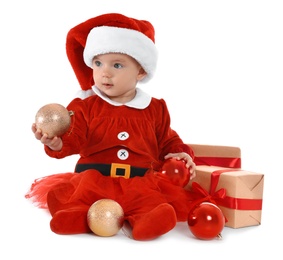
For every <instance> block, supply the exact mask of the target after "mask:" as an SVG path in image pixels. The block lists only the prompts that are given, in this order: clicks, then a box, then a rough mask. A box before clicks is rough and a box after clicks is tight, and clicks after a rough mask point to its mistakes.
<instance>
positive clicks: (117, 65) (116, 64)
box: [114, 63, 123, 69]
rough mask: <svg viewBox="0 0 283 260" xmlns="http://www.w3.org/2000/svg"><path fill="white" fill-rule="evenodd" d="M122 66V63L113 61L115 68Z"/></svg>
mask: <svg viewBox="0 0 283 260" xmlns="http://www.w3.org/2000/svg"><path fill="white" fill-rule="evenodd" d="M122 67H123V65H122V64H120V63H115V64H114V68H116V69H121V68H122Z"/></svg>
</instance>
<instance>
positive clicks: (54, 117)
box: [35, 103, 72, 138]
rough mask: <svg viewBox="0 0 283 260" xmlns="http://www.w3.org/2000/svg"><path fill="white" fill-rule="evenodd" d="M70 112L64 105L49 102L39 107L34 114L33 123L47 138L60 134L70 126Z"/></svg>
mask: <svg viewBox="0 0 283 260" xmlns="http://www.w3.org/2000/svg"><path fill="white" fill-rule="evenodd" d="M71 115H72V112H69V111H68V110H67V109H66V108H65V107H64V106H62V105H60V104H57V103H51V104H47V105H45V106H43V107H41V108H40V109H39V110H38V111H37V113H36V115H35V125H36V128H37V129H40V130H41V132H42V133H43V134H47V135H48V138H53V137H54V136H62V135H63V134H64V133H66V132H67V130H68V129H69V127H70V124H71Z"/></svg>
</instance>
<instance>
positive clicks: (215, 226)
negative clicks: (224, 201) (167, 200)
mask: <svg viewBox="0 0 283 260" xmlns="http://www.w3.org/2000/svg"><path fill="white" fill-rule="evenodd" d="M187 222H188V226H189V229H190V231H191V232H192V234H193V235H194V236H195V237H197V238H199V239H203V240H210V239H213V238H216V237H221V232H222V230H223V228H224V225H225V217H224V215H223V213H222V211H221V209H220V208H219V207H218V206H216V205H215V204H213V203H210V202H202V203H200V204H199V205H197V206H196V207H195V208H193V209H192V210H191V211H190V213H189V216H188V221H187Z"/></svg>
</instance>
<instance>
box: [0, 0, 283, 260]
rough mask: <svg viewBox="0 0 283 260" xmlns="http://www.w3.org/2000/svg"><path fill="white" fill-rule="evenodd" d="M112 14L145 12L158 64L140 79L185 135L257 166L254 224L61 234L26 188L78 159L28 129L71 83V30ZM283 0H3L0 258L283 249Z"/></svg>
mask: <svg viewBox="0 0 283 260" xmlns="http://www.w3.org/2000/svg"><path fill="white" fill-rule="evenodd" d="M108 12H120V13H123V14H125V15H128V16H131V17H135V18H138V19H145V20H149V21H150V22H152V24H153V25H154V26H155V29H156V46H157V48H158V49H159V63H158V69H157V72H156V76H155V78H154V79H153V80H152V81H150V82H149V83H148V84H147V85H144V86H141V87H142V88H143V89H144V90H145V91H147V92H148V93H150V94H151V95H153V96H155V97H158V98H161V97H162V98H164V99H165V100H166V101H167V104H168V107H169V110H170V112H171V117H172V127H173V128H174V129H175V130H176V131H177V132H178V133H179V134H180V136H181V137H182V139H183V140H184V141H185V142H188V143H199V144H217V145H230V146H238V147H240V148H241V150H242V160H243V164H242V168H243V169H245V170H250V171H255V172H259V173H263V174H264V175H265V186H264V199H263V212H262V223H261V225H260V226H255V227H247V228H242V229H231V228H224V230H223V232H222V236H223V239H222V240H212V241H201V240H198V239H195V238H194V237H193V236H192V235H191V233H190V232H189V230H188V228H187V226H186V223H179V224H178V225H177V227H176V228H175V229H174V230H172V231H171V232H169V233H168V234H166V235H164V236H162V237H160V238H159V239H157V240H154V241H148V242H139V241H133V240H131V239H129V238H128V237H126V236H125V235H124V234H123V233H119V234H117V235H116V236H115V237H111V238H100V237H95V236H92V235H75V236H60V235H56V234H54V233H52V232H51V231H50V229H49V221H50V216H49V215H48V214H47V212H45V211H43V210H40V209H38V208H36V207H34V206H33V205H31V203H30V202H29V201H27V200H26V199H25V198H24V194H25V192H26V191H27V190H28V188H29V186H30V184H31V183H32V181H33V180H34V179H35V178H38V177H42V176H45V175H49V174H53V173H59V172H67V171H72V170H73V168H74V165H75V163H76V160H77V157H76V156H73V157H69V158H65V159H62V160H56V159H51V158H49V157H48V156H46V155H45V153H44V151H43V147H42V145H41V144H40V143H39V142H37V141H36V140H35V139H34V136H33V135H32V132H31V130H30V128H31V124H32V122H33V121H34V116H35V113H36V111H37V110H38V109H39V107H41V106H42V105H44V104H47V103H50V102H58V103H61V104H63V105H67V104H68V103H69V102H70V101H71V99H72V98H73V97H74V96H75V95H76V92H77V91H78V90H79V85H78V83H77V80H76V78H75V76H74V73H73V71H72V69H71V66H70V64H69V62H68V60H67V57H66V53H65V37H66V34H67V32H68V30H69V29H70V28H72V27H73V26H75V25H77V24H78V23H81V22H83V21H84V20H87V19H89V18H91V17H94V16H97V15H100V14H102V13H108ZM282 13H283V7H282V1H273V0H268V1H267V0H266V1H261V0H257V1H250V0H245V1H242V0H238V1H228V0H226V1H183V0H175V1H152V0H150V1H148V0H143V1H122V0H119V1H118V0H103V1H102V0H100V1H98V0H92V1H90V0H89V1H84V0H80V1H62V3H61V1H54V0H49V1H35V0H25V1H20V0H16V1H15V0H11V1H5V4H4V2H3V1H2V2H1V4H0V29H1V30H0V34H1V41H0V46H1V48H0V65H1V67H0V68H1V77H0V84H1V92H0V93H1V102H0V106H1V128H0V129H1V130H0V131H1V137H2V140H1V151H2V153H1V168H0V170H1V182H0V185H1V186H0V187H1V189H0V192H1V193H0V194H1V196H0V198H1V204H0V205H1V213H0V225H1V226H0V236H1V238H2V240H1V241H2V242H1V249H0V258H1V259H16V257H18V258H21V259H84V258H85V259H97V258H98V257H103V258H105V259H111V258H114V259H115V258H118V259H122V258H123V259H146V258H150V259H152V258H153V257H158V258H160V259H162V258H163V257H167V258H176V255H178V258H182V259H186V258H187V259H189V258H195V259H205V258H210V259H225V258H227V259H239V258H241V257H244V258H245V259H256V258H257V257H269V256H270V255H276V257H277V259H280V256H281V257H282V256H283V255H282V249H280V245H282V242H281V240H282V232H283V229H282V219H281V217H282V215H280V212H282V200H281V197H282V194H281V190H282V183H281V181H282V176H283V172H282V164H281V163H282V155H283V153H282V145H283V140H282V131H283V127H282V111H283V105H282V87H283V77H282V72H283V48H282V46H283V36H282V35H283V34H282V32H283V16H282Z"/></svg>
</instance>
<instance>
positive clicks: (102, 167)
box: [75, 163, 148, 179]
mask: <svg viewBox="0 0 283 260" xmlns="http://www.w3.org/2000/svg"><path fill="white" fill-rule="evenodd" d="M89 169H94V170H97V171H99V172H100V173H101V174H102V175H104V176H111V177H124V178H126V179H128V178H132V177H136V176H144V174H145V173H146V171H147V170H148V169H146V168H139V167H134V166H131V165H129V164H120V163H111V164H101V163H84V164H77V165H76V169H75V172H78V173H79V172H83V171H85V170H89Z"/></svg>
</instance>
